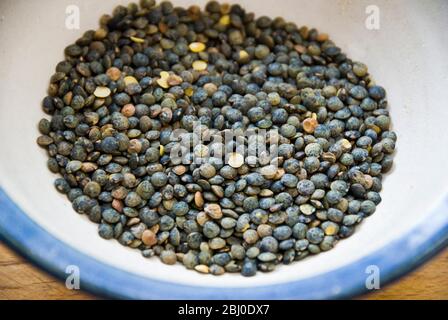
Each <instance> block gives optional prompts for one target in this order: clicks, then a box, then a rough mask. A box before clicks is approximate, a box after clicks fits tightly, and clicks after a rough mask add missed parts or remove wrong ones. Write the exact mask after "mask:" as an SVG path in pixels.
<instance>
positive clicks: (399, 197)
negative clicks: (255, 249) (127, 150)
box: [0, 0, 448, 299]
mask: <svg viewBox="0 0 448 320" xmlns="http://www.w3.org/2000/svg"><path fill="white" fill-rule="evenodd" d="M238 2H239V3H241V4H242V5H243V6H244V7H245V8H247V9H248V10H249V11H253V12H255V13H256V14H257V15H269V16H271V17H275V16H283V17H284V18H285V19H286V20H290V21H294V22H296V23H297V24H298V25H307V26H310V27H316V28H317V29H318V30H320V31H322V32H326V33H329V34H330V36H331V38H332V39H333V40H334V41H335V43H336V44H338V45H339V46H340V47H341V48H342V49H343V51H344V52H346V53H347V54H348V56H349V57H351V58H352V59H353V60H358V61H362V62H364V63H366V64H367V65H368V66H369V71H370V73H371V74H372V75H373V77H374V79H375V80H376V81H377V83H378V84H381V85H382V86H384V87H385V88H386V89H387V92H388V100H389V104H390V112H391V116H392V119H393V128H394V130H395V131H396V132H397V134H398V143H397V150H396V154H395V164H394V168H393V170H392V171H391V172H390V173H389V174H388V175H387V177H386V178H385V180H384V189H383V191H382V192H381V196H382V198H383V201H382V203H381V204H380V205H379V206H378V209H377V211H376V212H375V214H374V215H372V216H371V217H369V218H368V219H366V220H365V221H364V222H363V223H362V224H361V225H360V226H359V227H358V228H357V232H355V234H354V235H353V236H352V237H350V238H349V239H346V240H344V241H340V242H339V243H338V244H337V246H336V247H335V248H334V249H333V250H330V251H329V252H326V253H322V254H319V255H316V256H313V257H310V258H307V259H305V260H303V261H300V262H297V263H293V264H291V265H288V266H283V265H282V266H279V267H278V268H277V269H276V270H275V271H274V272H271V273H261V272H260V273H258V274H257V276H255V277H251V278H244V277H242V276H240V275H237V274H225V275H223V276H220V277H212V276H209V275H202V274H199V273H196V272H194V271H189V270H187V269H185V268H184V267H183V266H181V265H175V266H166V265H163V264H162V263H161V262H160V261H159V260H158V259H156V258H154V259H144V258H143V257H142V256H141V254H140V252H139V251H138V250H131V249H129V248H126V247H123V246H121V245H119V244H118V242H116V241H106V240H104V239H102V238H100V237H99V236H98V234H97V226H96V225H95V224H93V223H91V222H90V221H88V220H87V218H86V217H84V216H81V215H79V214H77V213H76V212H74V211H73V209H72V207H71V204H70V202H69V201H68V200H67V199H66V198H65V197H64V196H62V195H61V194H59V193H58V192H57V191H56V190H55V189H54V187H53V181H54V179H55V177H56V176H55V175H53V174H51V173H50V172H49V170H48V169H47V168H46V158H47V157H46V154H45V151H44V150H42V149H40V148H39V147H38V146H37V145H36V138H37V136H38V131H37V125H36V124H37V122H38V121H39V119H40V118H41V117H43V116H44V113H43V111H42V109H41V107H40V103H41V100H42V98H43V97H44V96H45V94H46V89H47V86H48V80H49V78H50V76H51V75H52V73H53V71H54V67H55V66H56V64H57V63H58V62H59V61H60V60H61V59H62V58H63V49H64V48H65V47H66V46H67V45H68V44H70V43H72V42H73V41H75V40H76V39H77V38H78V37H80V36H81V35H82V33H83V31H85V30H88V29H95V28H96V27H97V26H98V19H99V17H100V16H101V15H102V14H103V13H110V12H111V11H112V9H113V8H114V6H115V5H117V4H126V3H127V1H118V0H113V1H95V0H85V1H81V0H61V1H55V0H54V1H50V0H41V1H25V0H20V1H17V0H3V1H1V2H0V15H1V17H0V43H1V47H0V78H1V81H0V83H1V85H0V137H1V139H0V234H1V236H2V238H3V239H4V240H5V241H6V242H7V243H8V244H10V245H11V246H12V247H13V248H15V249H16V250H17V251H19V252H20V253H22V254H23V255H25V256H26V257H27V258H29V259H30V260H31V261H33V262H34V263H36V264H37V265H39V266H40V267H42V268H44V269H45V270H47V271H49V272H51V273H52V274H54V275H56V276H58V277H60V278H62V279H64V278H65V277H66V276H67V274H66V271H67V270H68V269H67V267H68V266H72V265H75V266H77V267H78V268H79V270H80V277H81V288H82V289H86V290H88V291H91V292H94V293H97V294H100V295H103V296H109V297H117V298H146V299H155V298H162V299H164V298H165V299H297V298H307V299H315V298H341V297H352V296H355V295H358V294H360V293H363V292H366V291H368V287H366V279H367V277H368V276H369V274H370V272H371V271H372V270H378V271H379V272H380V284H381V286H384V285H385V284H386V283H388V282H389V281H391V280H393V279H396V278H398V277H400V276H402V275H403V274H405V273H406V272H408V271H410V270H411V269H413V268H415V267H416V266H418V265H419V264H421V263H422V262H423V261H425V260H427V259H428V258H429V257H431V256H432V255H434V254H435V253H436V252H437V251H438V250H439V249H441V248H442V247H444V246H445V245H446V244H447V241H448V196H447V180H448V170H447V165H446V163H447V159H448V133H447V119H448V107H447V101H448V100H447V98H446V92H447V88H448V79H447V75H448V59H446V52H448V33H446V32H444V30H448V20H447V19H446V16H447V14H448V3H447V2H446V1H427V2H426V1H425V2H423V1H382V0H377V1H375V6H376V7H374V8H373V9H372V7H369V5H370V1H348V0H347V1H345V0H344V1H342V0H341V1H297V0H278V1H270V0H257V1H238ZM174 3H175V4H178V5H187V4H191V3H193V1H180V0H179V1H174ZM194 3H195V4H199V5H201V6H202V5H203V4H204V3H205V1H194ZM73 4H75V5H77V6H78V7H79V10H80V28H81V29H80V30H71V29H67V28H66V26H65V19H66V8H67V6H68V5H73ZM372 10H373V11H372ZM376 10H379V11H378V12H377V11H376ZM376 13H379V18H380V24H379V29H373V30H372V26H373V27H375V25H372V20H369V19H371V18H372V16H371V15H372V14H376ZM366 20H367V21H366ZM366 23H367V24H366ZM372 266H374V268H376V267H377V268H378V269H372Z"/></svg>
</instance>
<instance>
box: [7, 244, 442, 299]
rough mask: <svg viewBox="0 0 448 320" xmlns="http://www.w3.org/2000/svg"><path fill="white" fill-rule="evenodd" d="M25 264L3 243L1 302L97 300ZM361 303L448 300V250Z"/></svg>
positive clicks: (364, 297) (367, 296)
mask: <svg viewBox="0 0 448 320" xmlns="http://www.w3.org/2000/svg"><path fill="white" fill-rule="evenodd" d="M95 298H96V297H95V296H93V295H90V294H88V293H85V292H83V291H79V290H69V289H67V288H66V287H65V284H64V283H63V282H61V281H59V280H56V279H54V278H53V277H52V276H49V275H48V274H46V273H45V272H43V271H41V270H39V269H38V268H36V267H34V266H33V265H31V264H30V263H29V262H26V261H25V260H24V259H23V258H22V257H20V256H18V255H17V254H16V253H14V252H13V251H12V250H11V249H9V248H7V247H6V246H5V245H4V244H2V243H0V299H95ZM361 298H362V299H448V249H446V250H445V251H444V252H443V253H441V254H440V255H438V256H437V257H435V258H434V259H433V260H431V261H430V262H428V263H427V264H426V265H424V266H423V267H421V268H419V269H418V270H416V271H414V272H413V273H411V274H410V275H407V276H406V277H405V278H403V279H401V280H400V281H398V282H396V283H393V284H391V285H390V286H387V287H386V288H381V289H380V290H378V291H375V292H374V293H371V294H368V295H366V296H363V297H361Z"/></svg>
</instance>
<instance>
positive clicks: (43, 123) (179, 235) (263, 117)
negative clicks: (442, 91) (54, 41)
mask: <svg viewBox="0 0 448 320" xmlns="http://www.w3.org/2000/svg"><path fill="white" fill-rule="evenodd" d="M140 7H141V8H139V7H138V5H135V4H132V5H130V6H128V7H121V6H120V7H118V8H117V9H116V10H115V11H114V12H113V14H112V15H111V16H110V17H108V18H103V19H101V21H102V22H101V26H100V28H98V29H97V30H96V31H92V33H91V34H90V35H87V34H86V35H85V36H83V37H82V38H81V39H79V40H78V41H77V42H76V44H72V45H69V46H68V47H67V48H66V49H65V55H66V59H65V60H64V61H63V62H61V63H59V64H58V65H57V67H56V71H55V73H54V74H53V75H52V76H51V78H50V89H49V92H48V96H47V97H45V98H44V99H43V102H42V108H43V110H44V112H45V113H47V114H49V115H51V119H49V120H47V119H41V120H40V121H39V124H38V130H39V132H40V136H39V137H38V138H37V144H38V145H39V146H41V147H43V148H45V149H47V151H48V154H49V159H48V161H47V166H48V167H49V169H50V170H51V171H52V172H54V173H59V174H60V176H59V177H58V178H57V179H56V181H55V183H54V185H55V188H56V189H57V190H58V191H59V192H61V193H62V194H66V195H67V197H68V198H69V200H70V201H71V202H72V204H73V208H74V210H75V211H77V212H79V213H81V214H86V215H88V217H89V219H90V220H92V221H94V222H96V223H98V224H99V226H98V233H99V235H100V236H101V237H102V238H104V239H114V238H115V239H117V240H118V241H119V243H121V244H122V245H126V246H130V247H131V248H138V249H140V250H141V251H142V255H143V256H144V257H151V256H153V255H157V256H159V257H160V260H161V261H162V262H163V263H165V264H175V263H176V262H177V261H179V262H182V263H183V264H184V265H185V267H187V268H189V269H193V270H196V271H197V272H200V273H204V274H207V273H209V274H213V275H221V274H223V273H224V272H241V274H242V275H244V276H253V275H255V273H256V272H257V270H261V271H271V270H273V268H274V267H275V266H276V265H277V264H279V263H281V262H283V263H285V264H289V263H291V262H292V261H294V260H300V259H303V258H304V257H306V256H307V255H309V254H316V253H319V252H322V251H327V250H329V249H331V248H333V247H334V245H335V244H336V243H337V241H338V240H340V239H342V238H346V237H349V236H350V235H351V234H353V232H354V230H355V226H356V225H357V224H359V223H360V222H361V221H362V220H363V219H364V218H365V217H367V216H369V215H371V214H373V213H374V212H375V211H376V208H377V206H378V205H379V203H380V202H381V196H380V194H379V191H380V190H381V181H382V176H383V174H384V173H386V172H388V171H389V170H390V169H391V166H392V161H393V157H392V154H393V152H394V150H395V146H396V143H397V141H396V140H397V136H396V134H395V133H394V132H392V131H391V123H392V121H391V118H390V115H389V112H388V110H387V99H386V91H385V89H384V88H383V87H381V86H378V85H376V84H375V83H374V82H373V81H372V79H371V76H370V75H369V73H368V68H367V66H366V65H365V64H363V63H361V62H353V61H352V60H350V59H349V58H347V57H346V56H345V54H343V53H342V51H341V49H340V48H339V47H337V46H336V45H335V44H334V43H333V42H332V41H331V40H330V39H329V36H328V35H327V34H323V33H319V32H317V31H316V30H315V29H308V28H306V27H302V28H297V27H296V26H295V25H294V24H291V23H287V22H285V21H283V19H281V18H278V19H270V18H268V17H260V18H255V17H254V16H253V15H252V14H251V13H248V12H246V11H245V10H244V9H243V8H241V7H240V6H239V5H227V4H225V5H220V4H219V3H217V2H216V1H210V2H209V3H208V4H207V5H206V8H205V10H203V11H202V10H201V9H200V8H199V7H192V8H190V9H189V10H184V9H182V8H177V7H174V6H173V5H172V4H171V3H170V2H168V1H164V2H162V3H160V4H158V5H157V4H156V3H155V1H153V0H143V1H141V2H140ZM196 123H199V125H198V127H199V129H200V130H199V131H200V134H201V135H202V134H204V136H210V137H211V136H213V137H214V136H216V137H221V136H222V135H224V134H225V133H226V132H227V130H235V131H238V130H245V129H248V130H249V129H250V130H258V129H274V130H275V131H276V133H275V134H274V133H273V134H272V135H271V133H269V139H270V142H271V147H272V145H276V146H277V151H278V157H277V158H275V159H270V158H269V157H268V156H266V155H265V154H260V155H257V156H254V155H252V154H251V153H250V152H249V151H252V150H255V149H257V148H258V146H259V145H260V143H261V144H264V142H260V141H257V140H251V139H250V138H247V139H246V137H245V138H244V139H242V141H238V139H236V141H232V142H231V143H229V145H225V144H224V143H221V144H220V145H218V147H216V148H215V147H214V146H212V145H210V143H208V142H201V143H197V144H195V145H194V149H193V150H191V152H188V153H187V155H185V157H184V158H183V159H181V160H176V159H173V158H172V157H171V156H170V154H171V152H172V151H173V148H175V147H174V145H175V142H176V141H177V140H176V141H175V139H176V138H174V137H172V135H171V134H172V133H173V132H174V130H176V129H179V128H180V129H184V130H186V132H187V133H186V134H185V136H182V137H181V138H183V137H186V138H187V139H189V140H191V141H196V140H197V138H198V137H197V135H198V133H197V132H196ZM276 138H278V141H277V143H272V142H273V141H274V140H275V139H276ZM239 143H241V144H242V145H244V146H247V149H248V150H247V152H246V150H239V148H238V145H239ZM228 147H231V149H227V148H228ZM235 147H236V148H235ZM228 150H229V151H228ZM215 151H216V152H222V151H224V154H225V156H226V159H227V162H224V163H221V162H220V159H219V156H216V158H214V157H210V158H209V160H208V161H203V162H198V163H196V162H193V163H189V164H186V163H184V162H183V160H190V158H194V157H198V158H202V157H204V156H209V155H211V154H212V153H213V152H215Z"/></svg>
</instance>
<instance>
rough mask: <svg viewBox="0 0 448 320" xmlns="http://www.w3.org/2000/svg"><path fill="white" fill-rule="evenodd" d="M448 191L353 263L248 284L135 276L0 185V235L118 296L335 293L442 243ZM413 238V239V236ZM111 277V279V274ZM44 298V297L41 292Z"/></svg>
mask: <svg viewBox="0 0 448 320" xmlns="http://www.w3.org/2000/svg"><path fill="white" fill-rule="evenodd" d="M447 213H448V196H445V197H444V198H443V200H442V201H441V202H440V203H439V204H438V205H437V206H436V207H435V208H434V209H433V210H432V212H431V217H430V220H431V221H432V222H434V223H427V224H425V225H424V226H422V225H419V226H417V227H415V228H414V229H413V230H411V231H409V232H408V233H407V234H406V235H405V236H403V237H401V238H399V239H396V240H394V241H392V242H391V243H389V244H387V245H385V246H384V247H382V248H380V249H378V250H376V251H374V252H373V253H372V254H370V255H368V256H367V257H363V258H361V259H359V260H357V261H355V262H353V263H350V264H348V265H345V266H342V267H340V268H337V269H335V270H331V271H328V272H325V273H323V274H320V275H317V276H313V277H310V278H306V279H300V280H294V281H291V282H286V283H279V284H272V285H263V286H257V287H248V288H240V287H238V288H221V287H202V286H193V285H186V284H178V283H173V282H169V281H161V280H156V279H151V278H147V277H144V276H139V275H137V274H134V273H130V272H128V271H124V270H121V269H118V268H116V267H114V266H111V265H108V264H106V263H104V262H100V261H98V260H96V259H95V258H93V257H90V256H88V255H86V254H84V253H82V252H80V251H78V250H77V249H74V248H73V247H71V246H70V245H68V244H66V243H64V242H62V241H61V240H59V239H57V238H55V237H54V236H53V235H51V234H49V233H48V232H47V231H45V230H44V229H43V228H42V227H41V226H39V225H38V224H37V223H36V222H34V220H32V219H31V218H30V217H28V215H27V214H26V213H25V212H23V211H22V210H21V209H20V208H19V206H18V205H17V204H15V203H14V202H13V200H11V198H10V197H9V196H8V195H7V193H6V192H5V191H4V190H3V188H2V187H1V186H0V238H1V239H2V240H4V241H5V242H6V243H7V244H9V245H10V246H11V247H12V248H13V249H15V250H16V251H18V252H19V253H20V254H22V255H23V256H24V257H26V258H27V259H29V260H30V261H31V262H33V263H34V264H35V265H37V266H39V267H40V268H42V269H44V270H46V271H47V272H49V273H50V274H52V275H54V276H56V277H57V278H59V279H62V280H65V279H66V277H67V275H68V274H66V273H65V271H66V267H67V266H69V265H76V266H78V267H79V270H80V279H81V289H83V290H86V291H88V292H91V293H94V294H98V295H100V296H105V297H109V298H119V299H185V300H189V299H196V300H209V299H232V300H235V299H236V300H239V299H241V300H249V299H251V300H252V299H341V298H351V297H354V296H357V295H359V294H362V293H366V292H371V290H368V289H367V288H366V285H365V283H366V282H365V281H366V277H367V276H368V274H367V273H366V267H367V266H371V265H375V266H378V268H379V270H380V278H381V288H382V287H383V286H384V285H385V284H387V283H389V282H391V281H393V280H395V279H397V278H399V277H400V276H402V275H404V274H405V273H407V272H409V271H411V270H413V269H414V268H416V267H418V266H419V265H421V264H422V263H424V262H425V261H427V260H428V259H430V258H431V257H432V256H434V255H435V254H436V253H437V252H439V251H440V250H442V249H443V248H444V247H446V246H447V245H448V214H447ZM416 239H417V240H416ZM111 279H112V280H111ZM42 298H44V297H42Z"/></svg>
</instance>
